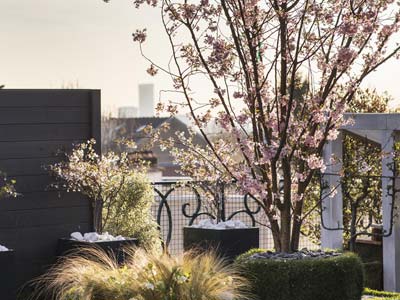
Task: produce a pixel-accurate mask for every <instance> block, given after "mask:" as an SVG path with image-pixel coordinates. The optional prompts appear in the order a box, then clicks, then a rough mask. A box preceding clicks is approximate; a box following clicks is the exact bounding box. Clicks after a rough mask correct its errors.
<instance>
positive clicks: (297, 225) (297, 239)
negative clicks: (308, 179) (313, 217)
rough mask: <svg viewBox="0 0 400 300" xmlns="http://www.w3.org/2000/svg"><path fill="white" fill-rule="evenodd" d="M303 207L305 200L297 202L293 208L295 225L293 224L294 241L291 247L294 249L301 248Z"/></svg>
mask: <svg viewBox="0 0 400 300" xmlns="http://www.w3.org/2000/svg"><path fill="white" fill-rule="evenodd" d="M302 209H303V201H299V202H296V204H295V205H294V209H293V215H294V218H293V226H292V241H291V245H290V248H291V249H292V250H293V251H297V250H299V243H300V230H301V224H302V222H301V212H302Z"/></svg>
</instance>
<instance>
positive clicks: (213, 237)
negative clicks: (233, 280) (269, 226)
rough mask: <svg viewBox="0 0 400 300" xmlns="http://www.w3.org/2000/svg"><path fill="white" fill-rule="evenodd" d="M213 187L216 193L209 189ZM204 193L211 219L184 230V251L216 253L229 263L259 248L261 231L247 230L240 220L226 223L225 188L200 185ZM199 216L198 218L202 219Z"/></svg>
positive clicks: (256, 229) (251, 228)
mask: <svg viewBox="0 0 400 300" xmlns="http://www.w3.org/2000/svg"><path fill="white" fill-rule="evenodd" d="M210 186H213V187H214V189H210ZM201 187H202V190H203V191H205V193H204V195H203V196H204V198H205V199H206V202H205V204H206V210H207V213H203V215H204V214H206V215H208V216H209V217H210V219H206V220H201V221H200V222H199V223H198V224H191V225H190V226H186V227H184V228H183V247H184V249H185V250H190V249H195V250H197V251H206V250H213V251H216V253H217V254H218V255H220V256H223V257H225V258H226V259H227V260H229V261H233V259H234V258H235V257H236V256H238V255H240V254H242V253H245V252H246V251H248V250H250V249H252V248H258V247H259V228H258V227H249V226H246V225H245V224H244V223H243V222H241V221H238V220H228V221H225V220H226V218H225V211H224V206H225V197H224V194H223V187H224V184H223V183H221V182H217V183H216V184H213V185H212V184H210V183H208V184H207V183H205V184H201ZM200 215H201V213H200V214H198V216H200ZM192 221H193V219H192Z"/></svg>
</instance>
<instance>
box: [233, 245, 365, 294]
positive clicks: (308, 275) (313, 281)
mask: <svg viewBox="0 0 400 300" xmlns="http://www.w3.org/2000/svg"><path fill="white" fill-rule="evenodd" d="M263 251H265V250H261V249H258V250H250V251H249V252H248V253H245V254H243V255H241V256H239V257H238V258H237V260H236V263H237V264H238V265H239V267H240V269H241V270H242V272H243V274H244V275H245V276H246V277H247V278H248V280H249V281H250V283H251V289H252V293H254V294H255V295H256V296H258V298H259V300H360V299H361V295H362V292H363V279H364V278H363V277H364V276H363V267H362V263H361V260H360V259H359V258H358V256H357V255H355V254H353V253H345V254H342V255H340V256H336V257H331V258H324V259H305V260H288V261H278V260H268V259H248V257H249V256H250V255H251V254H253V253H255V252H263Z"/></svg>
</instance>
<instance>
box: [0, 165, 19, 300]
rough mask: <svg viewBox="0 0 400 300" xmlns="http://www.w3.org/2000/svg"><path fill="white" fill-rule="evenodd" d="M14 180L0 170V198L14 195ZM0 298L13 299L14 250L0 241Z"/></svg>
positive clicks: (14, 286) (14, 287)
mask: <svg viewBox="0 0 400 300" xmlns="http://www.w3.org/2000/svg"><path fill="white" fill-rule="evenodd" d="M14 185H15V180H8V179H7V177H6V176H5V174H4V173H2V172H1V171H0V199H2V198H7V197H15V196H16V195H17V193H16V191H15V187H14ZM0 270H1V271H0V298H1V299H4V300H15V289H16V285H15V276H16V274H15V251H14V250H12V249H8V248H7V247H5V246H3V245H1V243H0Z"/></svg>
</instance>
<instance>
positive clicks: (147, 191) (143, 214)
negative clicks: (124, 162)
mask: <svg viewBox="0 0 400 300" xmlns="http://www.w3.org/2000/svg"><path fill="white" fill-rule="evenodd" d="M153 202H154V193H153V188H152V186H151V185H150V183H149V180H148V179H147V177H146V175H145V174H141V173H139V172H132V173H131V174H129V175H128V176H126V177H125V180H124V184H123V185H121V188H120V190H119V192H118V194H116V196H115V197H114V199H113V201H111V202H110V203H107V202H106V203H105V208H104V211H103V215H104V216H106V218H104V224H103V225H104V231H107V232H109V233H111V234H113V235H122V236H126V237H135V238H138V239H139V242H140V245H141V246H143V247H144V248H146V249H148V250H154V249H159V248H161V239H160V232H159V230H158V225H157V223H156V222H155V221H154V219H153V217H152V215H151V205H152V204H153Z"/></svg>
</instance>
